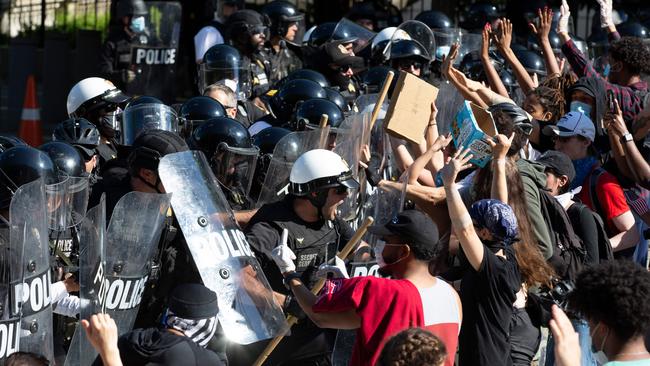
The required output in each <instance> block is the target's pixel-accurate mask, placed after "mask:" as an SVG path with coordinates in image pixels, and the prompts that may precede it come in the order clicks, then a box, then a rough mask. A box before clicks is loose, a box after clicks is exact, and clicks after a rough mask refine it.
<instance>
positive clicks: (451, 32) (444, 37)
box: [433, 28, 464, 62]
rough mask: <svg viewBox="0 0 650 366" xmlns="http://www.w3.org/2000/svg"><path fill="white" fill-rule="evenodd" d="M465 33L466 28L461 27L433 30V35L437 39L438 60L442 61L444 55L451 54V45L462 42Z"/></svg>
mask: <svg viewBox="0 0 650 366" xmlns="http://www.w3.org/2000/svg"><path fill="white" fill-rule="evenodd" d="M463 33H464V30H462V29H460V28H449V29H436V30H435V31H434V32H433V37H434V38H435V40H436V52H435V56H436V60H438V61H442V58H443V56H446V55H448V54H449V51H450V50H451V45H452V44H454V43H460V42H461V37H462V34H463ZM457 62H460V60H457Z"/></svg>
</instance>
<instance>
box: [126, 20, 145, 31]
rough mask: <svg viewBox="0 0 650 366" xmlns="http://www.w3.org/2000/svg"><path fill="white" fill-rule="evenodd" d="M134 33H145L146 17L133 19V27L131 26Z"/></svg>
mask: <svg viewBox="0 0 650 366" xmlns="http://www.w3.org/2000/svg"><path fill="white" fill-rule="evenodd" d="M129 28H131V30H132V31H133V32H134V33H142V32H144V17H133V18H131V25H130V26H129Z"/></svg>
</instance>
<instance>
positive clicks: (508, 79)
mask: <svg viewBox="0 0 650 366" xmlns="http://www.w3.org/2000/svg"><path fill="white" fill-rule="evenodd" d="M499 78H500V79H501V82H502V83H503V85H504V86H505V87H506V90H507V91H508V94H509V95H510V97H511V98H514V97H515V95H516V92H517V90H518V89H519V83H518V82H517V79H516V78H515V77H514V75H512V73H511V72H510V71H509V70H508V69H506V68H503V69H501V70H500V71H499Z"/></svg>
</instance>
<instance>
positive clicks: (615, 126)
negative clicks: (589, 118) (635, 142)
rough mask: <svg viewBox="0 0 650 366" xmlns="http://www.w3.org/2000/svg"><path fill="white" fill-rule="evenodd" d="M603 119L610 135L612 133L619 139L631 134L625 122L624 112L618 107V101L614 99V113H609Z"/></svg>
mask: <svg viewBox="0 0 650 366" xmlns="http://www.w3.org/2000/svg"><path fill="white" fill-rule="evenodd" d="M603 119H604V121H603V122H604V123H605V128H607V131H608V132H609V133H612V134H614V135H616V136H618V137H619V138H620V137H622V136H623V135H625V134H626V133H629V131H628V129H627V126H626V125H625V121H624V120H623V112H622V111H621V108H620V107H619V106H618V100H616V99H614V111H610V112H607V113H606V114H605V117H604V118H603Z"/></svg>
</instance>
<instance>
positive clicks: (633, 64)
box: [609, 37, 650, 75]
mask: <svg viewBox="0 0 650 366" xmlns="http://www.w3.org/2000/svg"><path fill="white" fill-rule="evenodd" d="M609 55H610V57H611V58H613V59H614V60H617V61H621V62H622V63H623V64H624V65H625V67H626V68H627V70H628V71H629V72H630V73H631V74H632V75H640V74H641V73H645V72H650V49H649V48H648V46H646V45H645V44H644V43H643V40H641V38H637V37H623V38H621V39H619V40H618V41H616V42H614V43H612V45H611V46H610V48H609Z"/></svg>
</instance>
